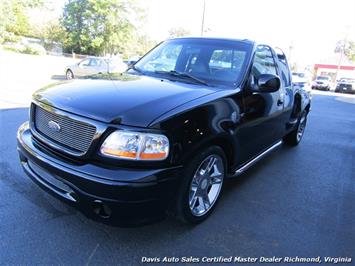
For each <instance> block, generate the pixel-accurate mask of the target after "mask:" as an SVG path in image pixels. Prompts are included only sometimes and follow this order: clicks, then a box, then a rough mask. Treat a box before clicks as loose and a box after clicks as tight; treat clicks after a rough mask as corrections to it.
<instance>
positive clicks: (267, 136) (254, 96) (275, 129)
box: [240, 45, 284, 162]
mask: <svg viewBox="0 0 355 266" xmlns="http://www.w3.org/2000/svg"><path fill="white" fill-rule="evenodd" d="M261 74H272V75H278V69H277V66H276V63H275V58H274V53H273V52H272V49H271V48H270V47H269V46H266V45H260V46H258V47H257V49H256V51H255V55H254V59H253V64H252V69H251V76H250V82H249V84H248V85H247V87H246V88H244V93H243V101H244V108H245V112H244V126H243V127H242V129H241V131H240V139H241V140H243V141H241V146H242V149H243V155H242V156H243V161H244V162H246V161H248V160H250V159H252V158H253V157H255V156H256V155H258V154H259V153H261V152H262V151H263V150H265V149H267V148H268V147H270V146H271V145H272V144H273V143H275V142H276V141H277V140H279V139H280V138H281V137H282V133H281V132H283V129H282V127H283V123H282V121H281V118H282V114H283V108H284V106H283V101H284V99H283V98H284V93H283V91H282V88H280V89H279V90H278V91H276V92H255V91H253V90H252V89H251V88H253V87H255V86H257V81H258V78H259V76H260V75H261Z"/></svg>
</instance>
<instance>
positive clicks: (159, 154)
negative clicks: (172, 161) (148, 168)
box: [100, 130, 169, 161]
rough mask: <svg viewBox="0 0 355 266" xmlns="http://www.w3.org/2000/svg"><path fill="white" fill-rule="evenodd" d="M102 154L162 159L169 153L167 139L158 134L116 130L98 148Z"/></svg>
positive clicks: (116, 156) (142, 158)
mask: <svg viewBox="0 0 355 266" xmlns="http://www.w3.org/2000/svg"><path fill="white" fill-rule="evenodd" d="M100 152H101V154H103V155H106V156H109V157H115V158H121V159H130V160H151V161H157V160H164V159H165V158H167V157H168V154H169V140H168V138H167V137H166V136H164V135H160V134H149V133H138V132H131V131H123V130H117V131H115V132H113V133H111V135H109V136H108V137H107V138H106V140H105V142H104V143H103V144H102V146H101V148H100Z"/></svg>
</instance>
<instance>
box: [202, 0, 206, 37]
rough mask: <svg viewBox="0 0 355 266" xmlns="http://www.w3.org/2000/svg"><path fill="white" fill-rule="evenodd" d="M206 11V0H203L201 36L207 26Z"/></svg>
mask: <svg viewBox="0 0 355 266" xmlns="http://www.w3.org/2000/svg"><path fill="white" fill-rule="evenodd" d="M205 11H206V0H203V11H202V22H201V36H203V31H204V27H205Z"/></svg>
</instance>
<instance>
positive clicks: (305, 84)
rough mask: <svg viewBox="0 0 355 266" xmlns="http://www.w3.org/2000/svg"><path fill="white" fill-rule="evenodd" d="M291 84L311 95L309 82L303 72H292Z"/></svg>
mask: <svg viewBox="0 0 355 266" xmlns="http://www.w3.org/2000/svg"><path fill="white" fill-rule="evenodd" d="M292 84H293V86H298V87H301V88H303V89H304V90H306V91H307V92H308V93H309V94H311V92H312V89H311V86H310V80H309V78H308V77H307V75H306V74H305V73H304V72H292Z"/></svg>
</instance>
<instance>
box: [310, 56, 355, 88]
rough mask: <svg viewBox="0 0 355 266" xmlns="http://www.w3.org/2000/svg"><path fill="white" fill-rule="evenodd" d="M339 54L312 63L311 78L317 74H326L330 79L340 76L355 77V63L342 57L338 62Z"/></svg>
mask: <svg viewBox="0 0 355 266" xmlns="http://www.w3.org/2000/svg"><path fill="white" fill-rule="evenodd" d="M339 62H340V60H339V54H334V55H333V56H332V57H330V58H327V59H325V60H321V61H320V62H318V63H316V64H314V67H313V79H315V77H317V76H328V77H330V78H331V79H332V81H333V82H334V81H336V79H341V78H355V64H354V63H353V62H351V61H350V60H348V59H347V58H346V57H343V58H342V60H341V63H339Z"/></svg>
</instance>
